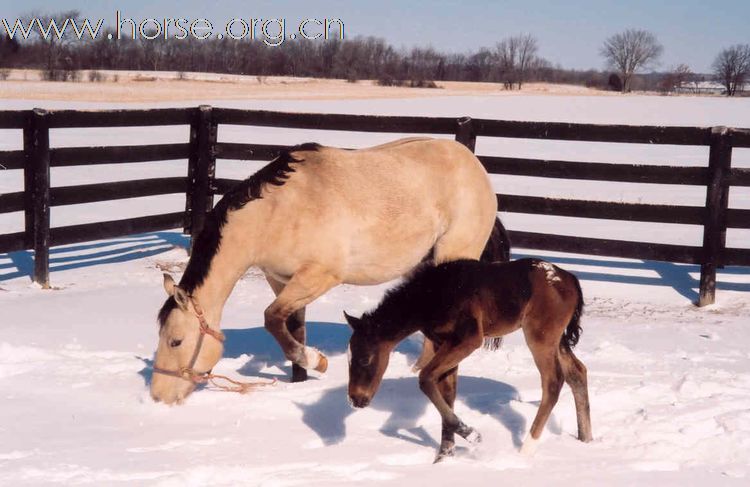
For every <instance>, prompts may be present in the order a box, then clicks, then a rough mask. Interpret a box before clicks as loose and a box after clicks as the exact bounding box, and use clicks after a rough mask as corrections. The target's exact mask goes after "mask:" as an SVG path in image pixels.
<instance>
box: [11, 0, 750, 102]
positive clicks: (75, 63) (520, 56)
mask: <svg viewBox="0 0 750 487" xmlns="http://www.w3.org/2000/svg"><path fill="white" fill-rule="evenodd" d="M37 16H39V15H37ZM77 17H79V14H78V13H77V12H75V11H70V12H63V13H60V14H56V15H54V16H52V17H50V18H56V19H65V18H77ZM109 33H112V32H108V31H105V32H103V33H102V34H100V35H99V37H98V38H97V39H96V40H93V41H92V40H86V41H79V40H77V39H76V38H75V37H72V38H70V39H68V38H66V39H63V40H62V41H60V40H58V39H53V38H52V37H50V39H46V40H45V39H43V38H41V36H39V35H38V34H37V36H36V37H33V38H30V39H28V40H21V41H19V40H18V39H10V38H9V37H7V35H6V36H5V37H0V68H5V71H7V69H8V68H35V69H41V70H43V72H44V75H45V78H46V79H49V80H75V79H77V77H78V75H77V73H78V71H80V70H84V69H86V70H101V69H106V70H136V71H177V72H213V73H229V74H244V75H255V76H300V77H318V78H339V79H347V80H349V81H357V80H361V79H374V80H377V81H378V82H379V83H380V84H382V85H387V86H392V85H407V86H416V87H435V86H436V85H435V83H434V82H435V81H474V82H494V83H500V84H502V85H503V86H504V88H505V89H509V90H511V89H521V88H522V86H523V84H524V83H527V82H533V81H545V82H552V83H570V84H578V85H586V86H589V87H594V88H600V89H614V90H621V91H623V92H627V91H631V90H633V89H640V90H661V91H664V92H669V91H673V90H675V89H676V88H679V87H680V86H682V85H683V84H684V83H686V82H688V81H695V80H696V79H697V76H696V75H694V74H693V73H692V72H691V70H690V68H689V66H687V65H684V64H682V65H679V66H677V67H675V68H671V69H669V70H667V71H666V72H662V73H654V72H653V69H654V68H655V67H656V66H657V64H658V61H659V59H660V56H661V55H662V53H663V51H664V49H663V47H662V46H661V44H660V43H659V42H658V40H657V38H656V36H655V35H654V34H652V33H650V32H648V31H644V30H637V29H629V30H626V31H624V32H622V33H619V34H615V35H613V36H611V37H609V38H608V39H606V40H605V41H604V43H603V45H602V47H601V50H600V53H601V55H602V56H603V57H604V59H605V60H606V61H607V64H608V66H609V67H610V68H611V69H612V70H613V72H614V73H613V72H612V71H606V72H605V71H598V70H585V71H577V70H570V69H565V68H563V67H562V66H559V65H557V66H553V65H552V64H551V63H550V62H549V61H547V60H545V59H543V58H542V57H540V56H539V54H538V51H539V45H538V41H537V39H536V38H534V37H533V36H532V35H530V34H520V35H515V36H510V37H506V38H505V39H502V40H501V41H500V42H498V43H497V44H496V45H495V46H494V47H491V48H481V49H479V50H477V51H474V52H469V53H463V54H446V53H442V52H439V51H437V50H435V49H433V48H413V49H409V50H398V49H395V48H394V47H393V46H391V45H390V44H388V43H387V42H386V41H385V40H383V39H379V38H373V37H366V38H362V37H361V38H354V39H347V40H320V39H318V40H304V39H298V40H295V41H289V42H284V43H283V44H281V45H280V46H275V47H274V46H268V45H266V44H265V43H263V42H261V41H259V40H256V41H249V40H235V39H231V38H229V37H227V38H224V39H221V40H219V39H216V38H212V39H206V40H198V39H194V38H190V37H188V38H186V39H173V38H172V39H164V38H163V37H159V38H157V39H153V40H147V39H139V40H133V39H128V38H124V39H119V40H117V39H113V40H110V39H109V38H108V35H107V34H109ZM647 70H651V72H650V73H646V72H645V71H647ZM0 75H2V73H1V72H0ZM714 77H715V80H716V81H719V82H721V83H722V84H723V85H724V86H725V87H726V93H727V94H728V95H734V94H736V93H737V92H738V91H741V90H742V88H743V86H744V83H746V82H747V81H748V80H749V79H750V46H748V45H737V46H734V47H731V48H728V49H725V50H724V51H722V52H721V53H720V54H719V55H718V56H717V58H716V61H715V63H714ZM0 78H2V76H0ZM90 78H91V81H96V80H98V79H97V77H96V76H93V77H92V75H90Z"/></svg>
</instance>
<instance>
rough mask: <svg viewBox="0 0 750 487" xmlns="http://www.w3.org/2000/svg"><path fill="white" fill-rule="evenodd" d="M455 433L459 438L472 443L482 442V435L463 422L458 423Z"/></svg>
mask: <svg viewBox="0 0 750 487" xmlns="http://www.w3.org/2000/svg"><path fill="white" fill-rule="evenodd" d="M456 433H458V435H459V436H460V437H461V438H463V439H464V440H466V441H468V442H469V443H471V444H472V445H477V444H479V443H481V442H482V435H481V434H479V431H477V430H475V429H474V428H472V427H471V426H466V425H465V424H463V423H461V424H460V425H459V427H458V429H457V430H456Z"/></svg>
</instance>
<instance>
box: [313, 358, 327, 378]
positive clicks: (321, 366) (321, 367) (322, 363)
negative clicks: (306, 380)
mask: <svg viewBox="0 0 750 487" xmlns="http://www.w3.org/2000/svg"><path fill="white" fill-rule="evenodd" d="M315 370H316V371H318V372H320V373H321V374H322V373H324V372H325V371H326V370H328V358H326V356H325V355H323V354H322V353H321V354H320V360H319V361H318V365H317V367H315Z"/></svg>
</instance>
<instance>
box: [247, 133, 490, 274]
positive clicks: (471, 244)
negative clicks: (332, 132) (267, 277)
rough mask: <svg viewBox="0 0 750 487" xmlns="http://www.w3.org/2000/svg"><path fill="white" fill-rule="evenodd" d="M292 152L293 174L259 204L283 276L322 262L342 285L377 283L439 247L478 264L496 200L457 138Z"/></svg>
mask: <svg viewBox="0 0 750 487" xmlns="http://www.w3.org/2000/svg"><path fill="white" fill-rule="evenodd" d="M292 156H293V157H294V159H295V160H298V161H299V162H297V163H295V164H294V165H293V169H294V172H292V173H290V174H289V177H288V179H287V180H286V181H285V182H284V184H283V185H282V186H274V187H272V186H267V187H266V189H265V190H264V194H263V199H262V200H261V201H265V202H264V203H262V204H263V205H265V206H266V208H267V209H268V211H269V212H271V216H270V217H269V219H268V224H267V226H266V229H267V231H268V232H269V233H272V234H274V235H278V236H279V239H278V240H276V241H275V242H274V247H273V248H271V249H268V256H269V259H270V260H275V261H279V262H280V261H282V260H283V261H284V266H285V269H284V272H291V271H293V268H294V267H295V266H297V265H299V263H300V262H303V261H311V260H313V261H314V260H316V259H320V260H323V261H325V262H329V263H330V262H339V264H338V266H339V267H340V269H338V272H341V274H342V275H343V279H344V280H345V281H346V282H351V283H355V284H369V283H376V282H383V281H386V280H390V279H394V278H396V277H398V276H400V275H403V274H404V273H406V272H408V271H409V270H411V269H412V268H413V267H414V266H416V265H417V264H418V263H419V262H420V261H421V260H422V259H423V258H424V257H425V256H426V255H427V254H429V253H430V251H431V249H433V247H434V248H435V250H436V252H435V254H436V255H437V254H438V252H437V251H438V249H440V245H443V244H446V243H447V244H452V246H453V247H454V248H455V249H458V250H451V249H449V250H451V255H450V256H451V257H453V258H460V257H466V258H475V259H476V258H479V256H480V254H481V252H482V250H483V248H484V245H485V243H486V241H487V237H488V236H489V234H490V232H491V230H492V226H493V224H494V219H495V215H496V212H497V203H496V198H495V195H494V192H493V190H492V187H491V185H490V183H489V178H488V176H487V173H486V171H485V170H484V168H483V167H482V165H481V163H480V162H479V160H478V159H477V158H476V157H475V156H474V154H472V153H471V151H469V150H468V149H466V148H465V147H464V146H463V145H461V144H459V143H457V142H455V141H451V140H439V139H427V138H412V139H406V140H399V141H394V142H391V143H389V144H383V145H380V146H376V147H371V148H364V149H357V150H346V149H338V148H332V147H323V146H320V147H316V148H314V149H311V150H299V151H295V152H293V153H292ZM445 253H448V252H445ZM266 265H268V264H266Z"/></svg>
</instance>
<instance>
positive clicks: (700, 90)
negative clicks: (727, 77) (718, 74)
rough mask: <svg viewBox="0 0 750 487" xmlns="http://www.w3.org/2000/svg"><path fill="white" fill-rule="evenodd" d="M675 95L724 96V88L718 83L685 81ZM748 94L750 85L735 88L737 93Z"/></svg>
mask: <svg viewBox="0 0 750 487" xmlns="http://www.w3.org/2000/svg"><path fill="white" fill-rule="evenodd" d="M675 92H677V93H692V94H698V95H724V94H726V92H727V89H726V87H725V86H724V85H723V84H721V83H719V82H718V81H686V82H683V83H682V84H681V85H680V86H678V87H677V88H675ZM744 92H747V93H750V83H745V84H744V85H743V86H740V87H737V93H744Z"/></svg>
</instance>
